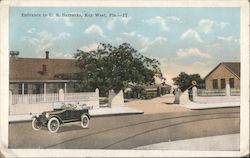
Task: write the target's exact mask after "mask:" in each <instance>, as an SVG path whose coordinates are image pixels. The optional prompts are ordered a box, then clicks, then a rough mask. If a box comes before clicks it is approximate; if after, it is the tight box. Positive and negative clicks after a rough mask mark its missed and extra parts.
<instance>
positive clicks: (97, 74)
mask: <svg viewBox="0 0 250 158" xmlns="http://www.w3.org/2000/svg"><path fill="white" fill-rule="evenodd" d="M75 58H76V59H77V63H76V64H77V66H79V68H80V69H81V73H80V78H81V86H82V87H83V88H85V89H88V90H90V89H95V88H97V87H98V88H99V89H100V92H101V93H102V94H105V93H107V92H108V90H110V89H113V90H114V91H115V92H116V93H117V92H119V91H120V90H121V89H123V88H124V87H126V86H127V85H128V83H132V84H136V85H144V84H152V83H154V82H155V79H154V77H155V76H156V75H158V76H162V73H161V70H160V68H159V65H160V63H159V61H157V60H156V59H150V58H148V57H146V56H143V55H141V54H140V53H139V52H138V51H137V50H135V49H134V48H133V47H132V46H131V45H130V44H128V43H123V44H121V45H119V46H118V47H115V46H112V45H110V44H104V43H101V44H100V45H99V46H98V48H97V50H91V51H82V50H77V53H76V54H75Z"/></svg>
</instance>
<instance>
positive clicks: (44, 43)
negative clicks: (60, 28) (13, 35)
mask: <svg viewBox="0 0 250 158" xmlns="http://www.w3.org/2000/svg"><path fill="white" fill-rule="evenodd" d="M32 35H33V36H32V37H27V38H25V39H24V40H25V41H27V42H28V43H29V44H30V45H31V46H33V47H35V52H36V53H41V52H43V51H45V50H47V49H48V48H50V47H51V46H53V45H54V44H55V43H56V41H59V40H62V39H66V38H68V37H70V34H69V33H66V32H61V33H59V34H57V35H55V34H52V33H49V32H47V31H45V30H43V31H41V32H37V33H34V34H32Z"/></svg>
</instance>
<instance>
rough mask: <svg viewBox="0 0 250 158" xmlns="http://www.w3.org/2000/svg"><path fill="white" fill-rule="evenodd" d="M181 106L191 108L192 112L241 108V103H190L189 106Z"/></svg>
mask: <svg viewBox="0 0 250 158" xmlns="http://www.w3.org/2000/svg"><path fill="white" fill-rule="evenodd" d="M180 106H182V107H185V108H189V109H191V110H202V109H214V108H228V107H239V106H240V102H227V103H195V102H191V101H190V102H188V103H187V104H180Z"/></svg>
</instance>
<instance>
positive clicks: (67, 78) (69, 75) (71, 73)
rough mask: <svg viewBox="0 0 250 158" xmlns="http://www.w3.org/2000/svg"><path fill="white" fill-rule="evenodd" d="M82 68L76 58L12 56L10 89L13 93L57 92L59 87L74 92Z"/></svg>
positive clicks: (47, 53)
mask: <svg viewBox="0 0 250 158" xmlns="http://www.w3.org/2000/svg"><path fill="white" fill-rule="evenodd" d="M79 72H80V69H79V68H78V67H77V66H76V65H75V59H50V58H49V52H48V51H46V52H45V58H20V57H18V56H15V55H14V56H13V55H11V57H10V73H9V80H10V90H11V91H12V93H13V94H43V93H57V92H58V90H59V89H61V88H62V89H64V91H66V92H73V91H74V90H75V89H74V87H75V78H76V76H77V73H79Z"/></svg>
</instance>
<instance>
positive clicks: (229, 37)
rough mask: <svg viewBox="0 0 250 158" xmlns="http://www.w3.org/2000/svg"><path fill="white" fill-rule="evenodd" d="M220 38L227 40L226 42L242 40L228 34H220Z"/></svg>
mask: <svg viewBox="0 0 250 158" xmlns="http://www.w3.org/2000/svg"><path fill="white" fill-rule="evenodd" d="M217 39H218V40H221V41H225V42H235V43H239V42H240V40H239V39H237V38H235V37H233V36H227V37H223V36H219V37H217Z"/></svg>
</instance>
